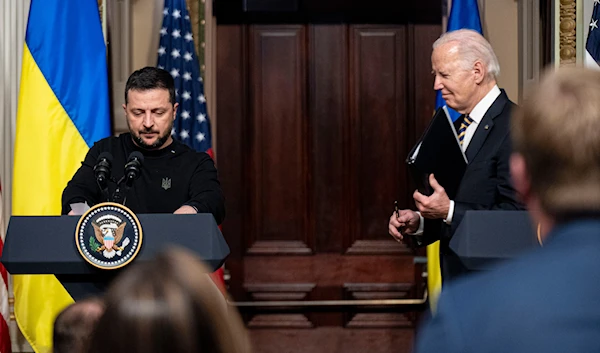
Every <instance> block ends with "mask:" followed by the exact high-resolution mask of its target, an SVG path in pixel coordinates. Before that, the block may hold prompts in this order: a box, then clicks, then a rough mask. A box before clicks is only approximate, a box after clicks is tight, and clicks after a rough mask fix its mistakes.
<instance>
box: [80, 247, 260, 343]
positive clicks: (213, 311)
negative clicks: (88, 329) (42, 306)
mask: <svg viewBox="0 0 600 353" xmlns="http://www.w3.org/2000/svg"><path fill="white" fill-rule="evenodd" d="M207 273H208V269H207V268H206V267H205V266H204V265H203V264H202V263H201V262H200V261H199V260H198V259H197V258H196V257H195V256H194V255H193V254H191V253H189V252H188V251H187V250H182V249H171V250H168V251H165V252H163V253H162V254H159V255H158V256H157V257H156V259H155V261H152V262H145V263H138V264H134V265H132V267H131V268H130V269H128V270H126V271H125V272H124V273H123V275H121V276H120V277H118V278H117V279H116V280H115V282H114V283H113V285H112V286H111V288H110V289H109V291H108V292H107V295H106V298H105V303H106V310H105V313H104V315H103V316H102V317H101V318H100V321H99V323H98V325H97V329H96V330H95V332H94V334H93V336H92V339H91V344H90V350H89V352H91V353H95V352H98V353H100V352H105V351H106V350H107V347H110V351H111V353H120V352H128V353H136V352H140V353H141V352H144V353H161V352H177V353H188V352H189V353H192V352H214V353H239V352H248V351H249V345H248V340H247V335H246V330H245V328H244V326H243V324H242V322H241V320H240V317H239V315H238V314H237V312H236V311H235V309H233V308H228V306H227V303H226V301H225V298H224V297H223V295H222V293H221V292H220V291H219V290H218V288H217V287H216V285H215V284H214V283H213V282H212V280H211V279H210V278H209V276H208V275H207Z"/></svg>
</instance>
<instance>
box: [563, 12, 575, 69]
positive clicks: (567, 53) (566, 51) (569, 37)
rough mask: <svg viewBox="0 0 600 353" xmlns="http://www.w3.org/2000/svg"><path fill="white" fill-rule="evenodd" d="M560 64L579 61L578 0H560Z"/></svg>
mask: <svg viewBox="0 0 600 353" xmlns="http://www.w3.org/2000/svg"><path fill="white" fill-rule="evenodd" d="M559 35H560V44H559V45H560V48H559V50H560V66H561V67H566V66H575V64H576V62H577V48H576V43H577V2H576V0H560V29H559Z"/></svg>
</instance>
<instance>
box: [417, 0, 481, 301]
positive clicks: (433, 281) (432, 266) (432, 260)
mask: <svg viewBox="0 0 600 353" xmlns="http://www.w3.org/2000/svg"><path fill="white" fill-rule="evenodd" d="M463 28H467V29H472V30H475V31H477V32H479V33H481V34H483V32H482V30H481V19H480V18H479V7H478V6H477V0H454V1H452V9H451V10H450V16H449V17H448V27H447V30H446V31H447V32H450V31H456V30H458V29H463ZM443 106H446V101H444V98H442V93H441V92H440V91H437V94H436V101H435V108H436V109H437V108H440V107H443ZM446 108H447V110H446V111H447V113H448V114H450V117H451V118H452V121H455V120H456V119H457V118H458V117H459V116H460V114H459V113H458V112H457V111H455V110H453V109H450V108H449V107H448V106H446ZM427 289H428V292H429V305H430V307H431V310H432V311H435V307H436V305H437V299H438V297H439V295H440V292H441V290H442V273H441V271H440V242H439V241H436V242H435V243H433V244H431V245H429V246H427Z"/></svg>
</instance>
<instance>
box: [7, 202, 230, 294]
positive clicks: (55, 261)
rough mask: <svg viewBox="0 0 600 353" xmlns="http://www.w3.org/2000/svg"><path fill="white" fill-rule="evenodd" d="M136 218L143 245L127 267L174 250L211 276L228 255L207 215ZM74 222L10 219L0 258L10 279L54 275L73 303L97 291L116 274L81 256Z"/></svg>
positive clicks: (48, 218) (74, 218)
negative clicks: (192, 255) (203, 265)
mask: <svg viewBox="0 0 600 353" xmlns="http://www.w3.org/2000/svg"><path fill="white" fill-rule="evenodd" d="M137 217H138V219H139V221H140V224H141V226H142V231H143V242H142V246H141V249H140V251H139V253H138V255H137V257H136V258H135V260H133V263H135V262H139V261H149V260H151V259H152V258H153V257H154V255H155V254H156V253H158V252H160V251H161V250H163V249H165V248H168V247H169V246H179V247H183V248H187V249H189V250H190V251H192V252H194V253H195V254H196V255H198V256H199V257H200V258H201V259H202V260H203V261H204V262H205V263H206V264H207V266H208V267H209V268H210V269H211V270H213V271H214V270H216V269H218V268H219V267H221V265H222V264H223V262H224V261H225V259H226V258H227V256H228V255H229V246H228V245H227V243H226V242H225V239H224V238H223V235H222V234H221V231H220V230H219V227H218V226H217V223H216V222H215V220H214V218H213V216H212V215H211V214H208V213H206V214H192V215H188V214H183V215H175V214H139V215H137ZM79 218H80V217H79V216H13V217H11V218H10V222H9V224H8V230H7V234H6V240H5V243H4V251H3V254H2V263H3V264H4V266H5V267H6V269H7V271H8V272H9V273H10V274H11V275H21V274H27V275H36V274H54V275H56V277H57V278H58V280H59V281H60V282H61V283H62V284H63V285H64V286H65V288H66V289H67V291H68V292H69V293H70V294H71V296H73V298H74V299H75V300H77V299H80V298H83V297H86V296H89V295H97V294H100V293H101V292H103V291H104V290H105V289H106V287H107V286H108V284H109V283H110V281H111V280H112V279H113V278H114V277H115V276H117V275H118V274H119V273H120V271H122V269H117V270H102V269H99V268H96V267H94V266H92V265H90V264H89V263H88V262H87V261H85V260H84V259H83V258H82V257H81V255H80V254H79V251H78V250H77V246H76V243H75V228H76V226H77V223H78V221H79ZM130 265H131V264H130ZM125 268H127V267H125Z"/></svg>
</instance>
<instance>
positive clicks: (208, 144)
mask: <svg viewBox="0 0 600 353" xmlns="http://www.w3.org/2000/svg"><path fill="white" fill-rule="evenodd" d="M157 66H158V67H159V68H161V69H165V70H167V71H169V72H170V73H171V76H173V79H175V92H176V95H177V101H178V103H179V108H178V109H177V118H176V119H175V123H174V124H173V130H172V131H171V135H172V136H173V137H174V138H176V139H178V140H179V141H181V142H183V143H185V144H187V145H188V146H190V147H192V148H193V149H195V150H197V151H202V152H208V154H209V155H211V157H212V138H211V133H210V122H209V119H208V112H207V109H206V97H205V96H204V83H203V82H202V76H200V64H199V61H198V57H197V56H196V49H195V47H194V38H193V36H192V24H191V22H190V16H189V14H188V10H187V7H186V4H185V0H165V8H164V10H163V24H162V28H161V29H160V44H159V48H158V65H157Z"/></svg>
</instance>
